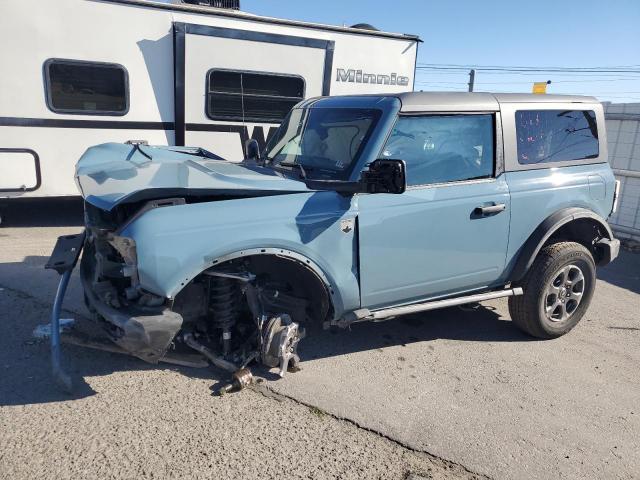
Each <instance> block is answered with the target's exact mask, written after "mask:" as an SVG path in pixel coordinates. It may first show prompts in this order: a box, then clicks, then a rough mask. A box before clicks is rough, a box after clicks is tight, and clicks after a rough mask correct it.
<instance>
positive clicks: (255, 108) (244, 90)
mask: <svg viewBox="0 0 640 480" xmlns="http://www.w3.org/2000/svg"><path fill="white" fill-rule="evenodd" d="M207 85H208V91H207V116H208V117H209V118H211V119H212V120H232V121H237V122H242V121H247V122H263V123H280V122H282V120H283V119H284V117H286V115H287V113H288V112H289V110H291V108H293V106H294V105H296V104H297V103H298V102H300V101H301V100H303V99H304V86H305V85H304V79H303V78H302V77H297V76H287V75H276V74H270V73H255V72H235V71H228V70H210V71H209V73H208V80H207Z"/></svg>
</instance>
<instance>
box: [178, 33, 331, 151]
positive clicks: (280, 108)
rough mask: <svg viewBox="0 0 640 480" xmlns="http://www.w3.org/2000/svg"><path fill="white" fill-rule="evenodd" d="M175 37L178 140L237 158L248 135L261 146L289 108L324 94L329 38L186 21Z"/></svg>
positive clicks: (325, 89) (329, 45)
mask: <svg viewBox="0 0 640 480" xmlns="http://www.w3.org/2000/svg"><path fill="white" fill-rule="evenodd" d="M272 28H273V29H275V28H281V27H278V26H273V27H272ZM174 35H175V40H176V41H175V47H176V48H175V54H176V72H175V78H176V144H177V145H182V144H184V145H197V146H201V147H203V148H206V149H207V150H209V151H211V152H213V153H215V154H217V155H219V156H221V157H223V158H225V159H227V160H230V161H240V160H242V159H243V158H244V153H245V152H244V146H245V144H246V141H247V140H248V139H250V138H254V139H256V140H257V141H258V143H259V144H260V146H261V149H263V148H264V145H265V142H266V141H267V140H268V138H269V135H270V134H272V133H273V132H274V131H275V129H276V128H277V127H278V125H279V124H280V123H281V122H282V120H283V119H284V117H285V115H286V114H287V113H288V111H289V110H290V109H291V107H293V106H294V105H295V104H297V103H298V102H300V101H301V100H303V99H305V98H309V97H315V96H319V95H328V94H329V84H330V72H331V68H332V66H331V62H332V59H333V48H334V43H333V42H332V41H328V40H323V39H317V38H304V37H298V36H291V35H284V34H281V33H264V32H255V31H249V30H237V29H230V28H221V27H210V26H203V25H192V24H175V26H174ZM181 57H182V58H181ZM182 62H184V63H182ZM181 80H183V81H182V83H181V82H180V81H181ZM181 108H184V111H182V112H181Z"/></svg>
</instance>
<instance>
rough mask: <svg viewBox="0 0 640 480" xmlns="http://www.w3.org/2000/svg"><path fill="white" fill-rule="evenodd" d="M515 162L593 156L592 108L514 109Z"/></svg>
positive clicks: (596, 151)
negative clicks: (516, 143) (516, 156)
mask: <svg viewBox="0 0 640 480" xmlns="http://www.w3.org/2000/svg"><path fill="white" fill-rule="evenodd" d="M516 135H517V138H518V162H519V163H520V164H521V165H531V164H537V163H548V162H565V161H571V160H583V159H591V158H597V157H598V155H599V147H598V127H597V123H596V114H595V112H594V111H593V110H518V111H517V112H516Z"/></svg>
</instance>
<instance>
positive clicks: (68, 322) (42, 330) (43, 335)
mask: <svg viewBox="0 0 640 480" xmlns="http://www.w3.org/2000/svg"><path fill="white" fill-rule="evenodd" d="M75 322H76V321H75V319H73V318H61V319H60V333H61V334H63V333H66V332H68V331H70V330H71V329H72V328H73V326H74V325H75ZM33 336H34V338H38V339H41V340H44V339H48V338H49V337H51V324H50V323H45V324H44V325H38V326H37V327H36V328H35V329H34V330H33Z"/></svg>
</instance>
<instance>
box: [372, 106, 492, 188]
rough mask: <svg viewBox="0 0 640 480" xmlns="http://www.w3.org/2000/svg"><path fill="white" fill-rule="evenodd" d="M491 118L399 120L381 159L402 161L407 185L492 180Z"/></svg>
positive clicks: (433, 117) (409, 118)
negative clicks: (405, 166)
mask: <svg viewBox="0 0 640 480" xmlns="http://www.w3.org/2000/svg"><path fill="white" fill-rule="evenodd" d="M494 145H495V140H494V122H493V115H490V114H480V115H470V114H469V115H429V116H405V117H400V118H399V119H398V122H397V123H396V126H395V127H394V129H393V131H392V132H391V136H390V137H389V139H388V140H387V144H386V145H385V147H384V149H383V151H382V158H387V159H394V160H404V161H405V162H406V164H407V185H409V186H411V185H428V184H434V183H446V182H456V181H462V180H471V179H478V178H490V177H491V176H493V165H494Z"/></svg>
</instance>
